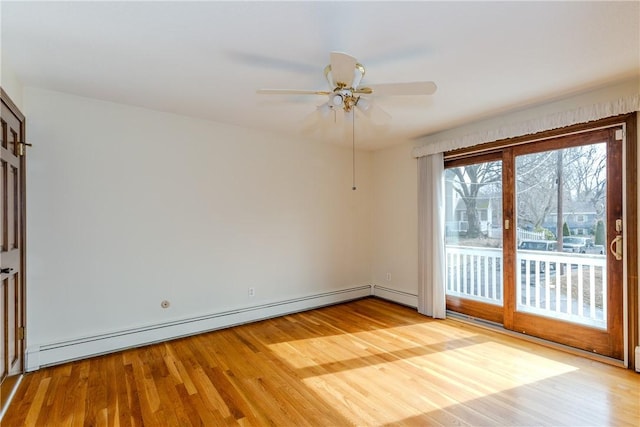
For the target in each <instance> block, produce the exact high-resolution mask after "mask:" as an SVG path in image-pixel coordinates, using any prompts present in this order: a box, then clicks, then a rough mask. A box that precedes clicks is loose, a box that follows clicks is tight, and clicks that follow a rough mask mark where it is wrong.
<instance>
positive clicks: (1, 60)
mask: <svg viewBox="0 0 640 427" xmlns="http://www.w3.org/2000/svg"><path fill="white" fill-rule="evenodd" d="M0 87H2V89H4V91H5V92H6V93H7V94H8V95H9V97H10V98H11V100H12V101H13V102H14V103H15V104H16V106H17V107H18V108H19V109H20V111H22V89H23V87H22V83H21V82H20V80H19V79H18V77H17V76H16V74H15V73H14V72H13V69H12V68H11V65H10V64H9V62H8V61H7V58H5V55H4V53H3V52H0Z"/></svg>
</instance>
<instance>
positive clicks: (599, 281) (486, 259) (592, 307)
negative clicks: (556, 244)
mask: <svg viewBox="0 0 640 427" xmlns="http://www.w3.org/2000/svg"><path fill="white" fill-rule="evenodd" d="M446 262H447V269H446V272H447V273H446V274H447V277H446V281H447V294H448V295H453V296H458V297H463V298H468V299H473V300H477V301H482V302H486V303H489V304H498V305H502V304H503V286H502V283H503V276H502V275H503V272H504V268H503V258H502V249H496V248H478V247H468V246H454V245H447V246H446ZM516 262H517V264H516V269H515V271H516V276H517V277H516V280H515V283H516V299H517V301H516V309H517V310H518V311H525V312H529V313H535V314H540V315H543V316H548V317H553V318H557V319H563V320H567V321H571V322H575V323H580V324H583V325H589V326H594V327H598V328H606V326H607V325H606V319H607V304H606V301H607V287H606V283H607V280H606V279H607V278H606V270H607V269H606V257H605V256H603V255H585V254H573V253H559V252H543V251H525V250H518V251H517V256H516Z"/></svg>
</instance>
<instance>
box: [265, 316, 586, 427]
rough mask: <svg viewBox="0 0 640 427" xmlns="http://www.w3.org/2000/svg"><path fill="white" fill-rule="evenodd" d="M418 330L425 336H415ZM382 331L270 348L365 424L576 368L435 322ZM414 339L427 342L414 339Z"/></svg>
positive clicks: (434, 408) (320, 392) (339, 408)
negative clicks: (427, 339) (424, 330)
mask: <svg viewBox="0 0 640 427" xmlns="http://www.w3.org/2000/svg"><path fill="white" fill-rule="evenodd" d="M424 327H428V328H429V335H425V334H423V333H420V330H421V329H422V328H424ZM387 331H388V334H387V333H385V334H383V336H384V341H381V331H380V330H378V331H376V333H375V334H373V333H370V332H358V333H353V334H348V333H345V334H342V335H330V336H325V337H318V338H310V339H305V340H298V341H290V342H283V343H278V344H273V345H270V349H271V350H272V351H273V352H274V353H276V354H277V355H278V357H280V358H281V359H282V360H284V361H286V363H287V364H289V365H290V366H291V367H293V368H294V369H296V370H297V373H298V375H299V376H300V377H301V378H303V381H304V382H305V384H306V385H307V386H309V387H310V388H312V389H313V390H314V391H315V392H316V393H317V394H318V396H322V398H323V399H324V400H325V401H326V403H327V404H328V405H330V406H331V407H332V408H335V410H337V411H340V413H341V414H342V415H343V416H344V417H346V418H347V419H352V420H357V421H358V422H359V423H361V424H362V423H363V424H365V425H373V424H385V423H393V422H397V421H399V420H403V419H406V418H407V416H418V415H420V414H423V413H428V412H431V411H437V410H441V409H443V408H447V407H449V406H452V405H457V404H460V403H463V402H467V401H470V400H476V399H480V398H482V397H485V396H489V395H492V394H495V393H500V392H503V391H505V390H509V389H514V388H517V387H521V386H524V385H527V384H532V383H535V382H538V381H541V380H544V379H546V378H550V377H554V376H557V375H562V374H566V373H568V372H572V371H576V370H578V368H576V367H574V366H571V365H568V364H564V363H560V362H557V361H554V360H551V359H548V358H545V357H542V356H539V355H536V354H534V353H532V352H530V351H525V350H524V349H518V348H515V347H511V346H508V345H504V344H501V343H499V342H496V341H492V340H490V339H488V338H487V337H486V336H480V335H476V334H474V333H471V332H469V331H465V330H461V329H458V328H453V327H450V326H448V325H446V324H443V323H437V322H433V323H428V324H418V325H410V326H402V327H396V328H390V329H388V330H385V331H384V332H387ZM420 336H421V337H425V336H430V337H431V340H432V341H431V342H429V343H424V342H423V343H419V342H417V338H418V337H420ZM434 337H435V338H434ZM376 341H377V342H376ZM382 348H384V349H385V350H384V351H383V350H382ZM496 355H499V356H500V357H498V358H496ZM412 372H415V374H413V373H412ZM425 375H426V378H429V381H425ZM370 390H376V392H375V393H373V392H372V393H370V392H369V391H370ZM380 390H384V392H382V393H381V392H380Z"/></svg>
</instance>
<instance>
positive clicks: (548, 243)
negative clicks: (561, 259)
mask: <svg viewBox="0 0 640 427" xmlns="http://www.w3.org/2000/svg"><path fill="white" fill-rule="evenodd" d="M557 245H558V242H556V241H555V240H523V241H522V242H520V246H518V249H524V250H529V251H547V252H554V251H555V250H556V247H557ZM549 264H550V268H551V269H552V270H554V269H555V268H556V264H555V262H552V263H549ZM529 265H530V269H531V272H532V273H534V272H535V268H536V261H530V264H529ZM546 265H547V263H546V262H540V263H539V266H540V272H541V273H544V272H545V270H546V268H545V267H546ZM520 268H521V269H522V270H523V271H524V270H525V269H526V268H527V264H526V261H525V260H522V261H521V262H520Z"/></svg>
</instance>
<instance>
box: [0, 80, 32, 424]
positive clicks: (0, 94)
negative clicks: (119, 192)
mask: <svg viewBox="0 0 640 427" xmlns="http://www.w3.org/2000/svg"><path fill="white" fill-rule="evenodd" d="M0 102H1V103H2V104H3V107H6V108H7V109H8V110H9V111H10V112H11V113H12V114H13V115H15V116H16V117H17V118H18V120H19V121H20V135H19V137H18V140H19V142H20V143H25V142H26V119H25V116H24V114H22V112H21V111H20V109H19V108H18V106H17V105H16V104H15V103H14V102H13V100H11V98H10V97H9V95H8V94H7V92H5V90H4V89H3V88H2V87H0ZM22 148H24V147H22ZM19 180H20V185H19V187H20V188H19V192H20V196H19V198H20V231H19V233H20V240H19V244H20V276H19V280H20V284H19V288H20V292H21V294H22V298H21V304H20V307H19V309H20V322H21V325H22V327H23V328H24V329H23V330H24V335H23V338H22V339H21V340H20V341H21V345H20V374H18V375H17V377H21V375H22V374H24V372H25V367H26V360H25V359H26V348H27V334H26V320H27V314H26V306H27V303H26V294H27V292H26V291H27V288H26V282H27V281H26V271H27V270H26V241H27V239H26V228H27V226H26V225H27V224H26V218H27V215H26V155H21V156H20V176H19ZM19 383H20V378H18V379H17V381H16V383H15V384H14V385H13V388H14V391H15V387H17V386H18V385H19ZM9 403H10V402H9V400H8V399H7V396H3V397H2V400H1V401H0V414H1V413H2V411H4V410H5V409H6V408H5V407H4V405H5V404H6V405H7V406H8V404H9Z"/></svg>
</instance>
